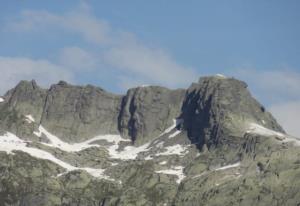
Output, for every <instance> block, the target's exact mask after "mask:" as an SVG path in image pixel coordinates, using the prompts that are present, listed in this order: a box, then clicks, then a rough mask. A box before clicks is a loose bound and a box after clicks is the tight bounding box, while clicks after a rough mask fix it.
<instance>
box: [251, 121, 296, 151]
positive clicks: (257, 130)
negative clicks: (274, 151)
mask: <svg viewBox="0 0 300 206" xmlns="http://www.w3.org/2000/svg"><path fill="white" fill-rule="evenodd" d="M246 133H254V134H259V135H263V136H275V138H276V139H277V140H280V141H282V142H292V143H293V144H294V145H296V146H300V139H299V138H297V137H293V136H291V135H287V134H283V133H280V132H276V131H274V130H271V129H268V128H265V127H263V126H261V125H259V124H256V123H250V125H249V130H248V131H247V132H246Z"/></svg>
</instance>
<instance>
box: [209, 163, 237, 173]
mask: <svg viewBox="0 0 300 206" xmlns="http://www.w3.org/2000/svg"><path fill="white" fill-rule="evenodd" d="M240 165H241V163H240V162H237V163H235V164H231V165H226V166H223V167H219V168H217V169H215V171H220V170H227V169H230V168H235V167H239V166H240Z"/></svg>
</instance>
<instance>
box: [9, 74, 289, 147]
mask: <svg viewBox="0 0 300 206" xmlns="http://www.w3.org/2000/svg"><path fill="white" fill-rule="evenodd" d="M5 99H7V100H9V101H8V105H7V107H8V108H9V110H13V111H16V112H17V113H19V115H28V114H31V115H32V116H33V117H34V118H35V119H36V120H37V122H39V123H40V124H42V125H43V126H45V127H46V128H48V129H49V130H50V131H53V132H54V134H56V135H57V136H61V137H63V138H64V139H65V140H66V141H68V142H78V141H83V140H86V139H89V138H91V137H94V136H96V135H99V134H108V133H109V134H121V135H122V136H123V137H125V138H130V139H131V140H132V141H133V142H134V143H135V144H143V143H145V142H147V141H149V140H151V139H152V138H154V137H156V136H157V135H159V134H160V133H161V132H162V131H164V130H165V129H166V128H167V127H168V126H169V125H170V124H172V121H173V119H176V118H182V119H183V120H184V123H183V128H184V129H186V131H187V133H188V136H189V138H190V139H191V140H192V142H193V143H195V144H197V145H199V146H200V147H201V146H203V145H204V144H207V146H211V145H216V144H218V143H220V142H222V141H223V140H224V141H227V139H230V136H241V134H242V133H243V132H244V130H246V128H244V127H245V125H244V124H246V122H247V121H249V122H257V123H260V124H263V125H264V126H265V127H267V128H269V129H273V130H276V131H279V132H283V130H282V128H281V127H280V126H279V125H278V124H277V123H276V121H275V120H274V118H273V117H272V116H271V115H270V114H269V113H268V112H267V111H265V109H264V107H263V106H262V105H260V104H259V103H258V102H257V101H256V100H255V99H254V98H253V97H252V96H251V94H250V93H249V91H248V90H247V84H246V83H244V82H242V81H239V80H236V79H234V78H227V77H225V76H221V75H215V76H209V77H201V78H200V79H199V82H198V83H193V84H192V85H191V86H190V87H189V88H188V89H187V90H184V89H177V90H170V89H167V88H164V87H159V86H148V87H137V88H132V89H129V90H128V92H127V94H126V95H115V94H111V93H108V92H106V91H105V90H103V89H101V88H99V87H94V86H92V85H87V86H74V85H71V84H68V83H66V82H65V81H60V82H59V83H58V84H53V85H51V87H50V88H49V89H42V88H41V87H39V86H38V85H37V84H36V82H35V81H34V80H32V81H30V82H29V81H21V82H20V83H19V84H18V85H17V86H16V87H15V88H14V89H13V90H10V91H9V92H8V93H7V94H6V96H5ZM6 121H8V120H6ZM10 127H12V126H11V125H10ZM224 134H226V135H224Z"/></svg>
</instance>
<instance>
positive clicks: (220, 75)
mask: <svg viewBox="0 0 300 206" xmlns="http://www.w3.org/2000/svg"><path fill="white" fill-rule="evenodd" d="M216 77H220V78H227V77H226V76H225V75H223V74H216Z"/></svg>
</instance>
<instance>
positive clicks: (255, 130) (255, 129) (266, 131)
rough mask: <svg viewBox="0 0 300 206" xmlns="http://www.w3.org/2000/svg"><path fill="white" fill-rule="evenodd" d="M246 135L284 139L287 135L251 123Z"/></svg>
mask: <svg viewBox="0 0 300 206" xmlns="http://www.w3.org/2000/svg"><path fill="white" fill-rule="evenodd" d="M246 133H253V134H259V135H263V136H278V137H282V138H284V137H285V136H286V135H285V134H282V133H280V132H276V131H274V130H271V129H268V128H265V127H263V126H261V125H259V124H256V123H250V124H249V126H248V131H246Z"/></svg>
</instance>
